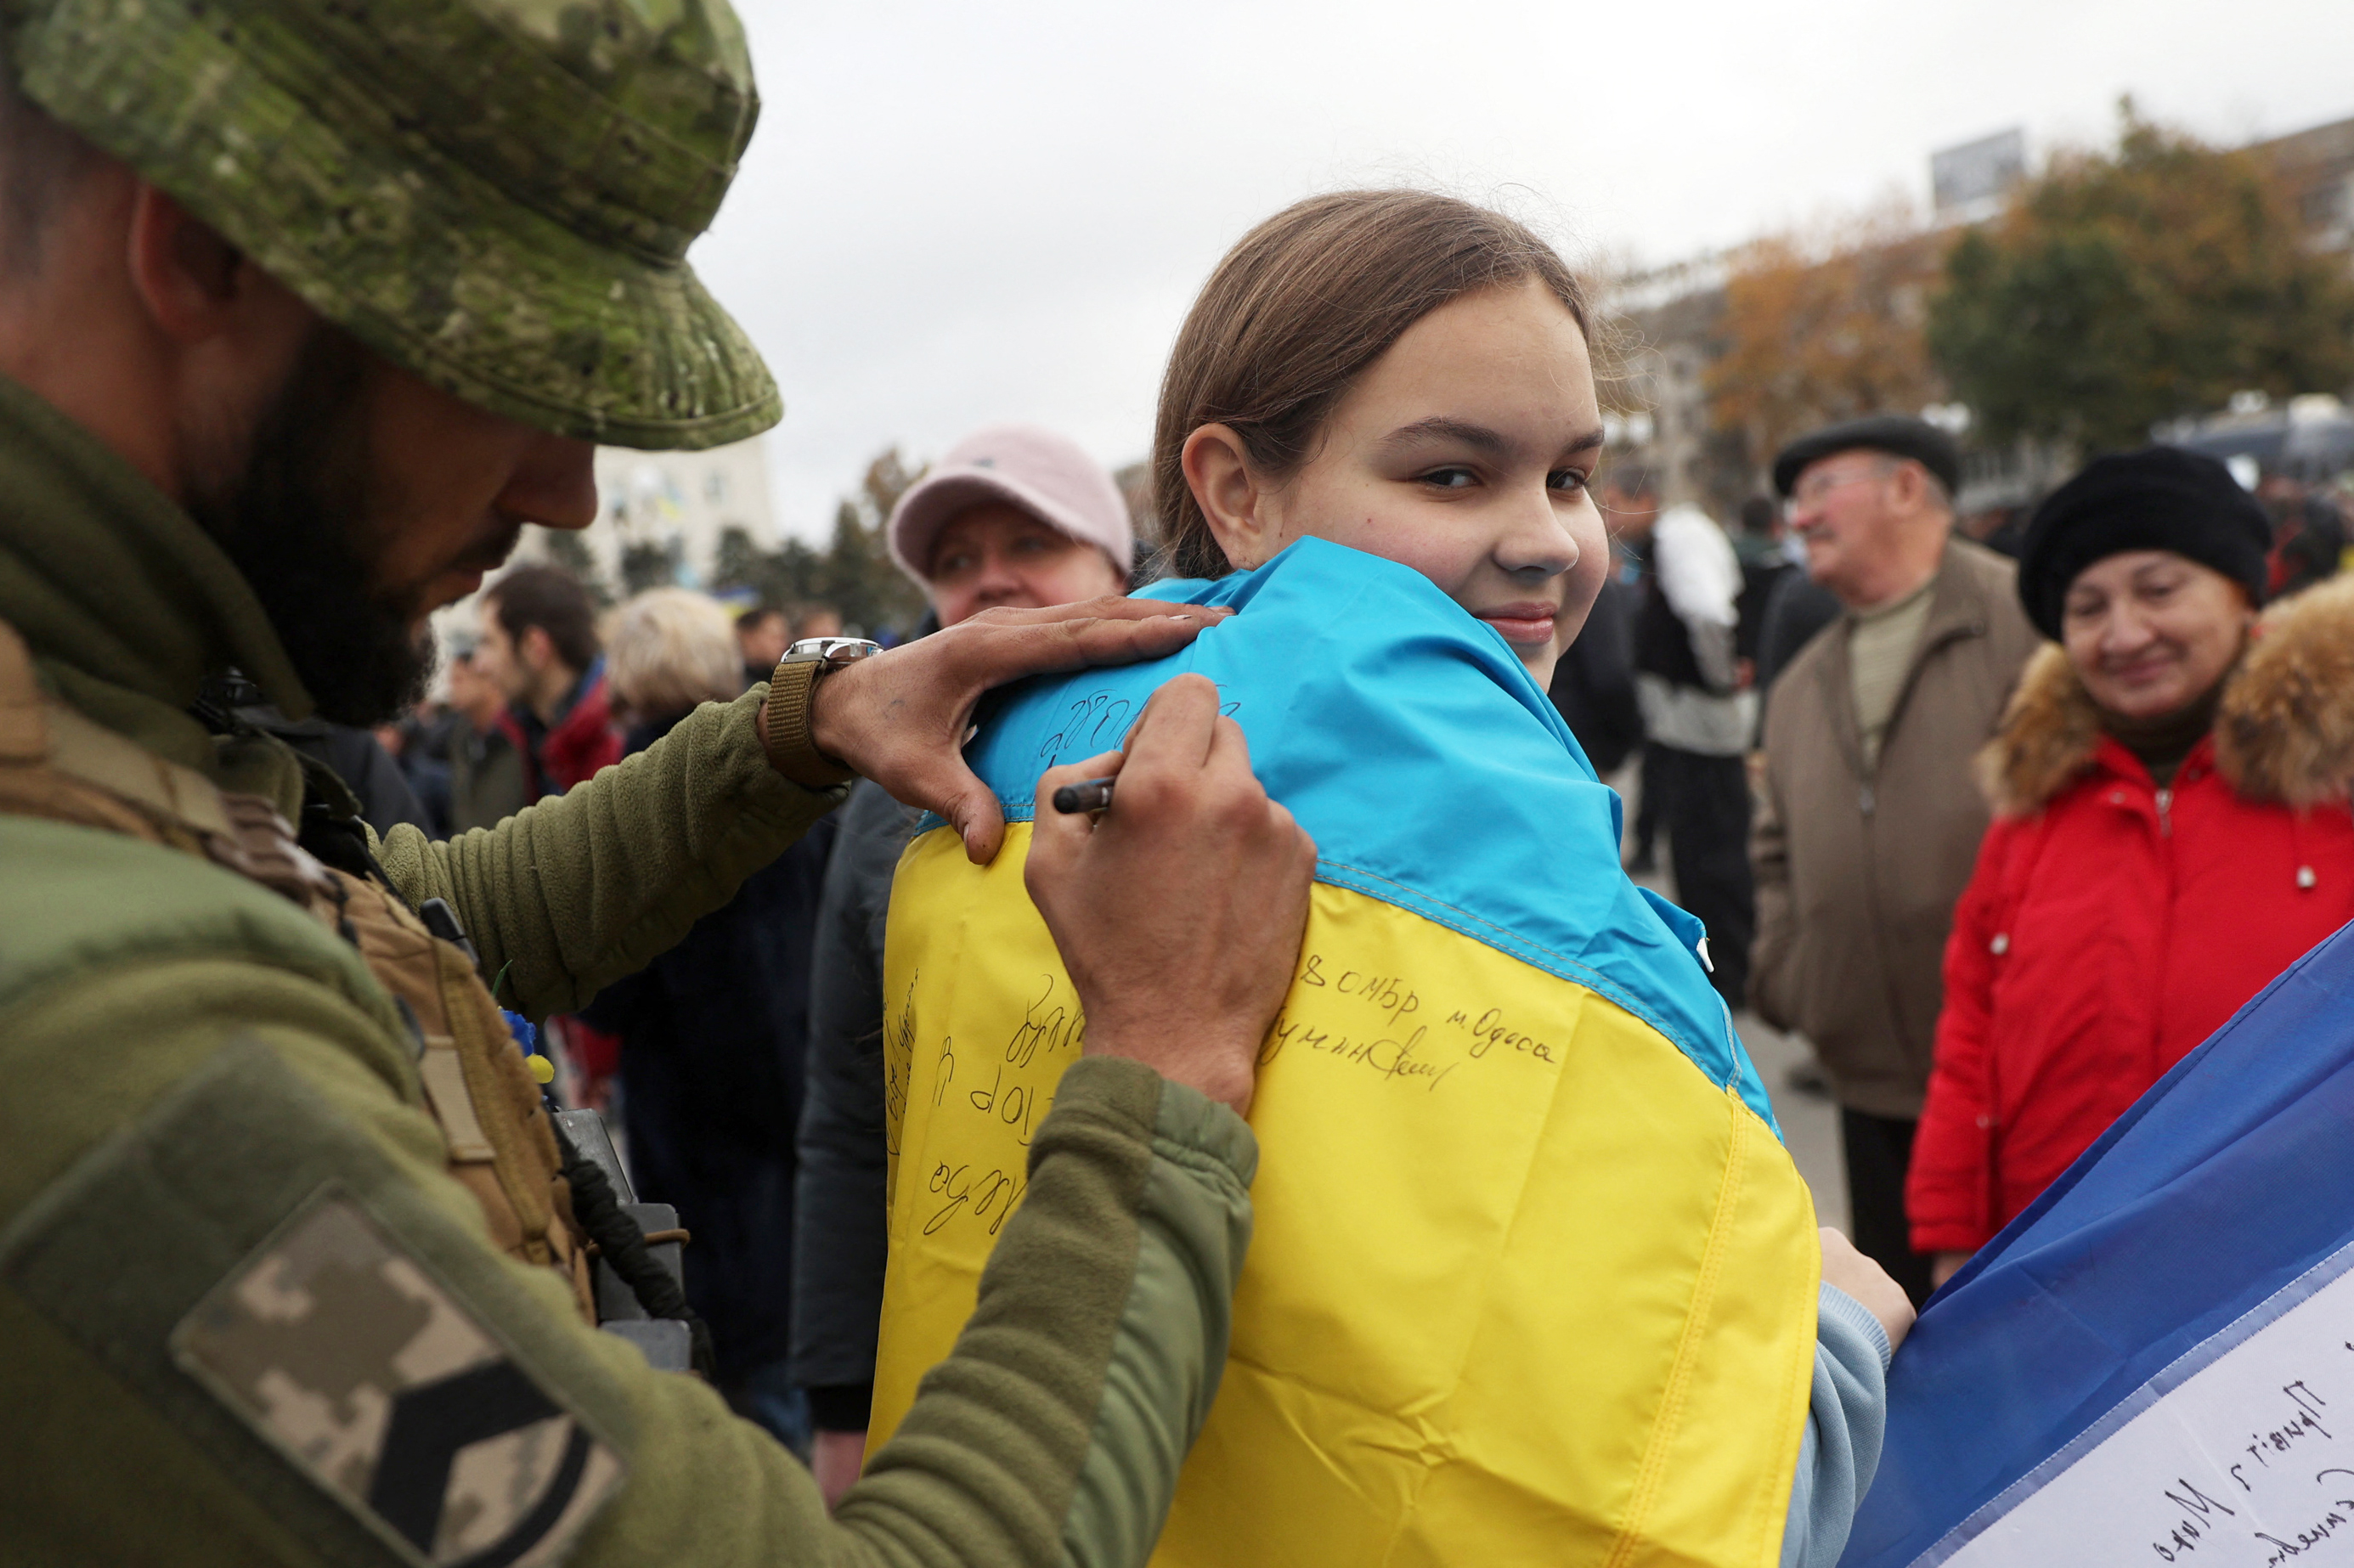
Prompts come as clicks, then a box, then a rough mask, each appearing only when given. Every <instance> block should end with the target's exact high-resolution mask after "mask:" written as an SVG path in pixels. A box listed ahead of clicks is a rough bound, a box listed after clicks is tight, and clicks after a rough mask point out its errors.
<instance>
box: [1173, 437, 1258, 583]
mask: <svg viewBox="0 0 2354 1568" xmlns="http://www.w3.org/2000/svg"><path fill="white" fill-rule="evenodd" d="M1178 463H1179V466H1181V467H1182V468H1183V469H1184V471H1185V484H1186V487H1187V488H1188V489H1190V490H1192V491H1193V504H1195V505H1196V506H1199V507H1200V508H1201V509H1202V516H1203V517H1204V520H1206V521H1207V522H1208V523H1209V524H1210V533H1211V535H1212V536H1214V538H1215V539H1216V540H1217V541H1218V548H1220V549H1221V550H1224V551H1225V553H1226V560H1227V561H1228V563H1229V564H1231V565H1232V566H1233V567H1235V569H1236V570H1237V571H1249V570H1250V569H1251V568H1252V567H1257V566H1260V565H1262V564H1264V563H1265V562H1266V561H1267V559H1268V558H1269V557H1271V556H1273V555H1274V554H1275V552H1276V551H1277V550H1278V548H1280V541H1279V540H1278V537H1277V535H1278V532H1279V530H1278V520H1277V519H1276V517H1275V516H1274V515H1273V511H1272V508H1271V506H1270V504H1269V503H1270V502H1271V501H1272V500H1273V493H1272V489H1271V487H1270V486H1268V485H1267V484H1266V483H1265V482H1262V481H1261V479H1260V478H1259V476H1258V475H1257V474H1256V473H1254V472H1253V471H1251V466H1250V460H1249V458H1248V457H1247V456H1246V455H1245V453H1244V450H1243V439H1242V438H1241V437H1240V436H1238V435H1236V434H1235V432H1234V430H1233V429H1232V428H1231V427H1229V426H1226V425H1204V426H1203V427H1202V428H1201V429H1198V430H1195V431H1194V432H1193V434H1192V435H1190V436H1187V437H1186V438H1185V447H1184V450H1182V451H1181V452H1180V453H1179V454H1178Z"/></svg>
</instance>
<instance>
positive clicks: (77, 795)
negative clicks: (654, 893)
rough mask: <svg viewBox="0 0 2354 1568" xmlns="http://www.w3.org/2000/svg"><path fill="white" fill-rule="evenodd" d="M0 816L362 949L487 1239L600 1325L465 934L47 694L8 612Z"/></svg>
mask: <svg viewBox="0 0 2354 1568" xmlns="http://www.w3.org/2000/svg"><path fill="white" fill-rule="evenodd" d="M0 812H6V813H9V814H11V815H16V816H27V817H42V818H47V819H48V820H49V821H60V822H71V823H75V824H77V825H80V826H82V827H88V828H98V829H101V830H104V831H106V832H118V833H127V834H130V835H131V836H133V837H134V838H140V839H144V840H146V841H147V842H150V843H155V844H161V845H164V846H165V847H166V848H169V849H174V850H177V851H180V852H181V853H186V854H193V855H198V856H202V857H203V858H205V859H207V860H209V861H211V862H212V863H215V864H216V865H219V866H221V867H223V868H225V869H227V870H229V871H232V872H235V873H236V874H239V876H243V877H247V878H249V879H250V880H252V881H254V882H258V883H260V884H261V885H263V886H265V887H268V888H270V890H271V891H272V892H275V893H278V894H280V895H283V896H284V897H286V898H287V899H289V900H291V901H292V902H293V903H294V904H296V905H297V906H301V907H302V909H303V910H305V911H306V912H307V913H309V915H310V916H312V917H313V919H315V920H317V921H318V922H319V923H320V924H321V925H322V926H324V927H326V928H327V929H328V930H330V931H333V932H334V933H335V934H336V935H338V936H339V937H341V938H343V939H344V940H345V941H347V942H349V943H350V944H351V945H352V946H353V947H354V948H356V949H358V952H359V955H360V958H361V959H362V960H363V961H364V962H366V965H367V968H368V970H369V972H370V973H371V974H373V975H375V977H376V980H377V981H378V983H380V984H381V985H382V986H383V987H384V988H385V990H386V991H389V992H390V993H391V994H392V996H393V997H394V999H395V1000H396V1001H397V1002H398V1004H399V1005H400V1007H401V1009H402V1011H403V1013H404V1016H405V1017H406V1018H408V1020H409V1021H410V1022H412V1024H413V1026H414V1028H415V1030H416V1033H417V1045H418V1055H417V1065H418V1075H419V1077H420V1078H421V1079H422V1080H423V1082H424V1086H425V1097H426V1101H427V1103H428V1105H429V1107H431V1109H432V1113H433V1117H434V1119H435V1120H436V1121H437V1122H439V1123H440V1127H441V1131H442V1135H443V1138H444V1139H445V1140H446V1141H447V1143H448V1145H449V1150H450V1171H451V1174H452V1175H454V1176H455V1177H457V1179H458V1180H459V1181H461V1182H463V1183H464V1184H465V1186H466V1188H467V1190H468V1191H470V1192H472V1193H473V1194H474V1197H475V1200H476V1201H477V1202H480V1203H481V1204H482V1213H483V1216H484V1217H485V1218H486V1219H487V1220H488V1222H489V1224H490V1231H491V1239H492V1241H493V1243H494V1244H495V1245H497V1246H499V1247H500V1248H501V1249H503V1250H504V1251H505V1252H506V1253H507V1254H508V1255H510V1256H513V1257H516V1258H519V1259H521V1260H523V1261H524V1262H525V1263H531V1264H537V1265H541V1266H546V1267H548V1268H552V1269H554V1270H556V1271H557V1273H558V1274H561V1275H563V1276H564V1277H565V1278H566V1279H567V1281H568V1282H569V1283H570V1285H571V1287H572V1291H573V1297H574V1299H575V1300H577V1301H578V1303H579V1305H580V1308H581V1314H582V1316H583V1318H584V1319H587V1320H588V1322H590V1323H592V1324H593V1323H594V1322H596V1320H597V1316H596V1308H595V1297H594V1294H593V1291H592V1287H591V1281H590V1277H589V1272H588V1253H587V1251H586V1249H585V1247H584V1245H583V1241H582V1237H581V1235H580V1234H579V1232H578V1226H577V1224H576V1223H575V1221H574V1219H573V1216H572V1212H571V1192H570V1188H569V1185H568V1183H567V1181H566V1180H565V1177H564V1174H563V1163H562V1160H561V1158H560V1156H559V1154H558V1151H557V1142H556V1133H555V1128H553V1127H552V1126H551V1125H550V1123H549V1121H548V1117H547V1112H546V1108H545V1107H544V1106H543V1105H542V1103H541V1099H540V1093H539V1086H538V1085H537V1084H536V1083H535V1082H534V1081H533V1080H532V1076H531V1073H530V1071H529V1069H528V1068H526V1067H525V1065H524V1060H523V1054H522V1053H521V1052H519V1051H518V1050H516V1048H515V1044H514V1037H513V1036H512V1035H511V1034H510V1033H509V1032H508V1030H507V1026H506V1021H505V1019H504V1017H502V1016H501V1014H500V1012H499V1007H498V1003H497V1002H495V1001H493V1000H492V997H491V993H490V989H489V988H488V987H487V986H485V985H484V984H483V983H482V977H481V976H480V975H479V974H477V973H476V972H475V969H474V966H473V964H472V962H471V961H470V960H469V959H467V957H466V955H465V953H464V952H463V951H462V950H461V949H460V948H458V947H457V945H456V944H454V943H451V942H447V941H444V940H442V939H441V938H438V937H436V936H434V935H433V933H432V932H431V931H430V930H429V929H427V927H426V926H425V923H424V922H423V921H422V920H420V919H419V918H418V916H416V915H415V914H414V913H413V912H412V911H411V910H410V909H409V908H408V906H407V905H406V904H405V903H403V902H402V901H401V899H400V897H399V896H398V895H397V894H395V893H394V892H393V891H392V890H391V889H389V888H387V887H385V886H382V885H378V884H377V883H376V882H374V881H371V880H369V879H367V878H365V877H358V876H353V875H350V874H346V873H345V872H341V871H337V870H334V868H332V867H330V866H327V865H325V864H323V863H321V862H320V861H319V860H318V858H317V857H316V856H314V855H313V854H311V853H309V852H308V851H306V850H304V849H303V848H302V846H301V845H300V844H299V843H297V842H295V835H294V830H293V828H292V826H291V825H290V824H289V823H288V822H287V821H286V819H285V818H284V817H282V816H281V815H280V814H279V813H278V810H277V809H276V807H274V806H273V805H272V804H271V803H270V801H268V800H263V799H262V798H261V797H260V796H258V795H240V794H235V793H232V792H230V791H228V790H224V789H221V788H219V787H218V786H217V785H216V784H214V783H213V782H212V781H211V780H210V779H207V778H206V777H205V776H204V775H203V774H201V773H198V772H196V771H195V770H194V769H193V768H184V767H182V766H180V765H179V764H177V763H175V762H172V761H169V760H167V759H165V758H161V757H158V756H156V755H155V754H154V752H152V751H149V750H148V749H147V748H146V747H143V746H140V745H139V744H138V743H137V742H135V741H133V740H131V739H129V738H127V737H125V736H121V735H117V734H116V733H115V732H114V731H112V730H111V729H108V728H106V727H105V726H102V725H100V724H96V723H94V722H92V721H91V720H90V719H87V718H85V717H83V716H82V715H80V714H78V713H76V712H74V711H73V710H72V709H71V708H69V707H67V706H65V705H62V704H60V703H58V702H56V701H54V700H52V699H51V698H49V697H48V694H46V693H44V692H43V691H42V690H41V687H40V684H39V683H38V681H37V679H36V678H35V676H34V673H33V666H32V661H31V658H30V657H29V655H28V654H27V650H26V647H25V643H24V640H23V639H22V638H20V637H19V636H17V634H16V631H15V630H13V629H12V628H10V627H9V626H8V625H7V624H6V623H5V622H0Z"/></svg>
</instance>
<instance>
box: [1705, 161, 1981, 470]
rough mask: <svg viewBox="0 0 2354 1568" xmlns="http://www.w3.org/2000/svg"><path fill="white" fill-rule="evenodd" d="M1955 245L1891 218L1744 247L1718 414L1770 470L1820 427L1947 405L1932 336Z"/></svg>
mask: <svg viewBox="0 0 2354 1568" xmlns="http://www.w3.org/2000/svg"><path fill="white" fill-rule="evenodd" d="M1945 247H1946V239H1945V237H1944V236H1942V235H1938V234H1934V233H1925V232H1923V231H1922V230H1921V229H1920V228H1919V227H1918V225H1917V223H1916V222H1915V221H1914V219H1913V218H1912V217H1911V215H1910V214H1909V213H1907V212H1904V211H1903V210H1902V209H1899V208H1895V207H1890V208H1886V209H1883V210H1882V211H1880V212H1877V213H1874V214H1871V215H1869V216H1866V217H1860V218H1857V219H1853V220H1851V221H1849V222H1846V223H1843V224H1840V225H1839V226H1837V227H1836V228H1832V229H1829V230H1828V231H1826V232H1822V233H1818V234H1816V235H1813V236H1808V237H1801V236H1797V235H1789V234H1785V235H1777V236H1774V237H1771V238H1765V239H1760V240H1757V241H1755V242H1754V243H1752V244H1750V245H1748V246H1747V247H1745V248H1744V249H1743V251H1742V252H1741V254H1740V256H1739V257H1738V259H1737V260H1735V261H1734V266H1733V270H1732V273H1731V276H1730V277H1729V278H1728V279H1727V280H1726V282H1725V291H1724V292H1725V302H1724V313H1723V317H1722V318H1721V321H1720V323H1719V327H1718V331H1719V334H1720V335H1721V338H1722V341H1723V353H1722V354H1721V355H1718V357H1717V358H1716V360H1715V361H1714V363H1713V364H1712V365H1711V366H1709V369H1708V372H1707V376H1706V385H1707V388H1708V394H1709V411H1710V415H1711V417H1712V419H1713V420H1714V422H1715V424H1716V426H1717V428H1718V429H1726V430H1737V431H1739V432H1741V434H1742V436H1743V438H1744V444H1745V445H1746V447H1747V449H1748V453H1749V457H1750V459H1751V461H1753V462H1756V463H1759V464H1763V463H1764V462H1765V461H1766V460H1768V459H1769V458H1771V457H1772V455H1773V453H1774V452H1775V451H1776V450H1778V449H1779V448H1780V447H1781V446H1782V445H1783V444H1784V443H1785V442H1787V441H1789V440H1792V439H1793V438H1795V437H1797V436H1799V435H1803V434H1804V433H1805V432H1807V431H1808V430H1810V429H1815V428H1817V427H1818V426H1821V425H1827V424H1829V423H1831V422H1832V421H1834V420H1838V419H1848V418H1859V417H1861V416H1862V415H1866V414H1881V413H1891V412H1898V413H1916V412H1918V411H1919V410H1920V409H1921V408H1924V407H1925V406H1927V405H1929V404H1932V403H1935V402H1937V401H1939V400H1940V399H1942V398H1943V397H1944V396H1945V386H1944V383H1943V382H1942V381H1941V380H1940V379H1939V377H1938V376H1937V373H1936V370H1935V366H1933V365H1932V364H1931V363H1930V359H1929V351H1928V346H1927V344H1926V342H1925V336H1924V328H1925V323H1926V322H1927V319H1928V297H1929V294H1930V292H1931V291H1933V290H1935V288H1936V286H1937V284H1938V282H1939V281H1940V276H1941V270H1942V267H1943V263H1944V260H1945Z"/></svg>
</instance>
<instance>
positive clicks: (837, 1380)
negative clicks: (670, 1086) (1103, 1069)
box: [791, 425, 1136, 1502]
mask: <svg viewBox="0 0 2354 1568" xmlns="http://www.w3.org/2000/svg"><path fill="white" fill-rule="evenodd" d="M888 536H889V540H890V546H891V558H892V559H893V560H895V561H896V562H898V563H899V567H900V569H901V570H903V571H905V572H906V573H907V575H908V576H909V577H913V578H915V579H916V581H917V584H919V585H920V586H921V587H922V588H923V590H924V595H925V597H926V598H927V599H929V600H930V601H931V606H932V611H933V614H934V615H935V616H936V617H937V618H938V623H939V624H940V625H942V626H954V625H955V624H956V623H957V622H958V621H960V620H966V619H967V618H969V617H970V616H973V615H977V614H979V613H980V612H981V611H982V610H984V609H996V608H998V607H1000V606H1011V607H1013V608H1016V609H1027V608H1043V607H1044V606H1047V605H1056V604H1069V603H1072V602H1074V601H1076V600H1078V599H1096V598H1098V597H1100V596H1102V595H1105V594H1116V593H1122V592H1125V591H1126V590H1127V588H1128V580H1129V573H1130V572H1131V571H1132V570H1133V569H1134V567H1135V564H1136V535H1135V530H1134V528H1133V527H1132V526H1131V525H1130V524H1129V515H1128V505H1127V503H1125V502H1124V501H1122V500H1121V498H1120V493H1119V486H1118V485H1116V484H1114V483H1113V482H1112V478H1111V475H1110V474H1108V473H1107V472H1105V471H1104V469H1103V466H1102V465H1101V464H1100V463H1097V462H1096V461H1094V460H1093V459H1091V458H1089V457H1088V456H1087V453H1085V452H1083V451H1081V450H1079V449H1078V448H1077V447H1076V445H1074V444H1073V443H1072V442H1070V441H1069V440H1066V439H1064V438H1063V437H1061V436H1058V435H1055V433H1053V432H1052V431H1050V430H1043V429H1039V428H1037V427H1036V426H1034V425H992V426H991V427H990V428H989V429H984V430H980V431H977V432H975V433H974V434H972V435H970V436H968V437H966V438H965V439H964V440H961V441H960V442H958V443H957V445H956V446H955V447H954V448H952V449H951V450H949V454H948V455H947V456H946V457H944V458H942V459H941V460H940V461H939V462H938V464H937V465H936V466H934V468H933V469H932V470H931V471H930V472H929V473H928V474H926V475H925V476H924V478H923V479H922V480H921V481H919V482H917V484H916V485H915V486H914V487H913V488H911V489H910V490H909V491H908V492H907V493H906V494H905V495H903V496H901V497H900V498H899V504H898V505H897V506H896V508H894V509H893V511H892V513H891V521H890V524H889V525H888ZM917 814H918V813H917V812H915V811H912V810H908V809H907V808H906V807H904V806H902V805H900V804H899V803H898V802H897V801H896V800H892V799H891V797H890V796H888V795H886V794H885V793H884V792H883V790H882V789H881V787H880V786H878V785H875V784H872V783H861V784H860V785H859V786H858V788H857V789H855V790H854V792H853V793H852V795H851V797H850V801H849V804H847V805H846V806H844V807H843V810H842V814H841V817H840V818H839V821H841V823H842V828H841V834H840V837H839V838H838V839H837V841H836V842H835V845H834V851H833V858H832V862H831V863H829V864H828V866H827V868H826V876H825V888H824V892H823V895H822V899H821V902H820V904H819V906H818V920H817V938H816V941H817V948H816V952H815V955H814V959H813V962H812V967H811V996H810V1030H809V1058H808V1081H807V1086H806V1089H805V1092H804V1098H803V1111H802V1117H801V1145H800V1157H801V1171H800V1178H799V1181H798V1184H797V1186H796V1188H795V1195H794V1211H795V1213H794V1224H793V1251H794V1257H793V1314H792V1315H793V1323H792V1360H791V1373H792V1378H793V1382H794V1383H796V1384H797V1385H799V1386H800V1387H802V1388H804V1389H806V1390H808V1392H809V1397H810V1407H811V1419H812V1425H814V1427H815V1429H816V1441H815V1446H814V1448H813V1451H812V1452H811V1457H810V1466H811V1469H812V1470H813V1471H814V1472H815V1473H816V1476H817V1479H818V1483H819V1485H820V1486H822V1488H823V1489H825V1494H826V1498H827V1500H828V1501H829V1502H831V1501H832V1499H834V1498H836V1497H839V1496H840V1495H841V1494H842V1492H843V1490H844V1489H847V1488H848V1487H849V1485H850V1483H851V1482H853V1481H854V1480H856V1479H857V1478H858V1467H859V1464H860V1462H861V1460H862V1458H863V1457H864V1449H865V1445H866V1433H865V1427H866V1411H867V1406H868V1404H870V1403H871V1402H872V1400H873V1397H874V1378H875V1324H876V1321H877V1319H879V1318H880V1316H881V1314H882V1306H883V1252H884V1219H885V1212H884V1197H883V1172H884V1147H883V928H884V921H885V915H886V914H887V912H888V905H889V899H890V893H891V874H892V872H893V870H894V869H895V868H896V866H897V865H898V863H899V853H900V852H901V851H902V850H904V849H905V848H906V847H907V837H908V834H909V832H911V831H912V830H913V828H914V826H915V822H916V818H917Z"/></svg>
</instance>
